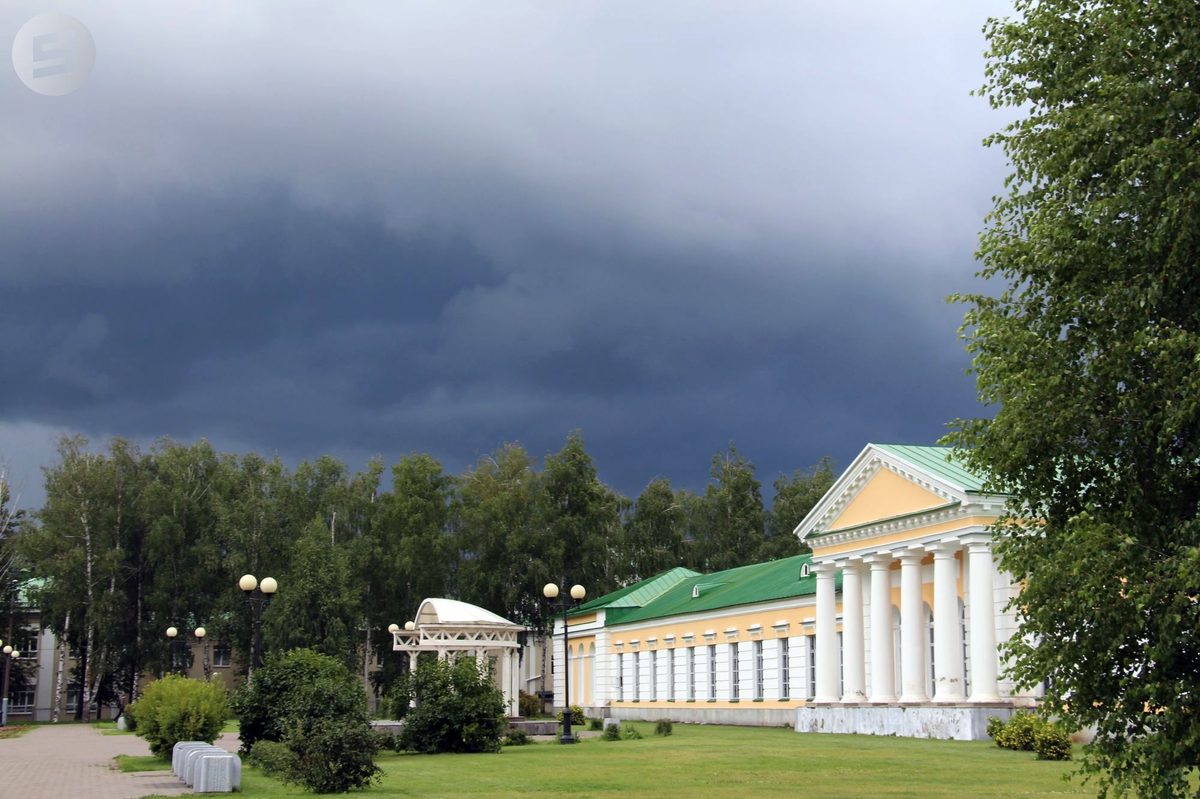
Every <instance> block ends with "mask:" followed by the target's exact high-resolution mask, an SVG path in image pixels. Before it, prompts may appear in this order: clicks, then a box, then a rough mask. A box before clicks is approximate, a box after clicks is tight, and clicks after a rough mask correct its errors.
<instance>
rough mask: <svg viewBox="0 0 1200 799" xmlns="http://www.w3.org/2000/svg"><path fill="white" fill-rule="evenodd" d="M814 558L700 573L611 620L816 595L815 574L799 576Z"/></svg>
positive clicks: (656, 617)
mask: <svg viewBox="0 0 1200 799" xmlns="http://www.w3.org/2000/svg"><path fill="white" fill-rule="evenodd" d="M811 560H812V556H811V555H796V556H794V557H790V558H783V559H781V560H772V561H767V562H766V563H752V564H750V565H749V566H739V567H737V568H734V569H728V570H726V571H722V572H715V573H713V574H697V575H695V576H694V577H691V578H689V579H686V580H684V581H682V582H681V583H679V584H678V585H676V586H674V587H672V588H671V589H670V590H669V591H666V592H665V593H663V594H662V595H661V596H659V597H658V598H656V599H655V600H653V601H652V602H649V603H647V604H646V605H645V606H644V607H641V608H638V609H635V610H631V611H629V612H627V613H621V614H619V617H615V618H614V617H612V616H611V614H610V618H609V619H608V621H609V622H610V623H614V622H620V623H622V624H625V623H627V622H633V621H644V620H647V619H658V618H662V617H664V616H677V615H681V614H684V613H697V612H699V611H705V610H716V609H718V608H727V607H733V606H735V605H749V604H752V603H755V602H768V601H770V600H773V599H787V598H789V597H794V596H804V595H805V594H814V593H816V590H817V578H816V575H815V574H810V575H809V576H808V577H803V578H802V577H800V568H801V566H803V565H804V564H805V563H808V562H810V561H811ZM838 582H840V580H839V581H838ZM697 587H698V588H699V596H693V595H692V594H693V589H695V588H697Z"/></svg>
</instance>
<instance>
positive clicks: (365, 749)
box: [284, 718, 381, 793]
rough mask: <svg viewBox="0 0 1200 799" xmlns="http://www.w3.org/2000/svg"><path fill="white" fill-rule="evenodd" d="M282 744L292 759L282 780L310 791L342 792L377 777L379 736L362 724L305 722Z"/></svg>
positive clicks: (335, 720) (348, 721)
mask: <svg viewBox="0 0 1200 799" xmlns="http://www.w3.org/2000/svg"><path fill="white" fill-rule="evenodd" d="M286 743H287V748H288V749H289V750H290V752H291V754H292V761H291V763H290V767H289V770H288V773H287V775H286V776H285V777H284V779H285V780H286V781H287V782H292V783H296V784H298V785H303V786H304V787H305V788H307V789H308V790H310V791H312V792H313V793H345V792H346V791H349V790H351V789H354V788H366V787H368V786H369V785H370V784H371V783H372V782H375V781H377V780H378V779H379V775H380V773H381V772H380V769H379V767H378V766H376V765H375V755H376V753H378V752H379V738H378V737H377V736H376V735H375V733H374V732H373V731H372V730H371V728H370V727H369V726H367V725H366V724H363V723H360V722H358V721H351V720H346V719H330V718H318V719H314V720H312V721H305V722H301V723H299V724H297V725H296V727H295V729H294V730H293V731H292V732H291V733H289V734H288V736H287V739H286Z"/></svg>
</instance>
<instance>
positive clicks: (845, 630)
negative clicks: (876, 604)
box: [842, 561, 867, 702]
mask: <svg viewBox="0 0 1200 799" xmlns="http://www.w3.org/2000/svg"><path fill="white" fill-rule="evenodd" d="M863 648H864V641H863V580H862V563H861V562H859V561H850V562H849V563H847V564H846V565H845V567H844V568H843V569H842V682H843V686H842V701H843V702H862V701H864V700H865V699H866V698H867V683H866V673H865V671H866V664H865V662H864V660H863Z"/></svg>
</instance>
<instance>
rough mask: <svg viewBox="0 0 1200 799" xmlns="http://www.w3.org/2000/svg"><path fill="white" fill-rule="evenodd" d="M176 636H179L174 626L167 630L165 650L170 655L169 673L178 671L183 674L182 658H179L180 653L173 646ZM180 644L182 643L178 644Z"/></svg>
mask: <svg viewBox="0 0 1200 799" xmlns="http://www.w3.org/2000/svg"><path fill="white" fill-rule="evenodd" d="M178 635H179V629H178V628H176V627H174V626H171V627H168V628H167V649H168V650H169V651H170V655H171V671H178V672H180V673H183V657H182V656H181V655H182V653H180V652H179V649H178V648H177V647H176V646H175V638H176V636H178ZM180 643H182V642H180ZM184 646H185V647H186V646H187V645H186V644H184Z"/></svg>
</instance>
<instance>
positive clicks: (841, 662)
mask: <svg viewBox="0 0 1200 799" xmlns="http://www.w3.org/2000/svg"><path fill="white" fill-rule="evenodd" d="M845 694H846V657H845V650H843V649H842V634H841V633H838V696H845Z"/></svg>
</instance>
